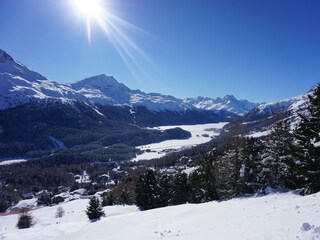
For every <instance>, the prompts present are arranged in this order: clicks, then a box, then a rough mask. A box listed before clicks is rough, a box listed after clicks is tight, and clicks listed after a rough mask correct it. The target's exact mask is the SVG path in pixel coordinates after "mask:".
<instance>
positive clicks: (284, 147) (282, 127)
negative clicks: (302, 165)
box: [262, 120, 294, 188]
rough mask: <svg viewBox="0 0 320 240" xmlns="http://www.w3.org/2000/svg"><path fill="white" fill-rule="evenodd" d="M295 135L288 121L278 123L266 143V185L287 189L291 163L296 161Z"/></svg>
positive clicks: (264, 165) (264, 162) (264, 163)
mask: <svg viewBox="0 0 320 240" xmlns="http://www.w3.org/2000/svg"><path fill="white" fill-rule="evenodd" d="M293 142H294V138H293V134H292V133H291V129H290V123H289V122H288V121H286V120H284V121H278V122H277V123H276V124H275V126H274V127H273V129H272V130H271V134H270V135H269V136H268V138H267V141H266V151H267V157H266V158H265V159H264V160H263V162H262V163H263V165H262V166H263V168H264V169H265V171H264V176H263V178H264V182H263V183H264V185H265V187H266V186H271V187H273V188H279V187H280V188H285V187H287V186H288V185H290V184H288V183H287V182H288V181H289V175H290V171H289V170H290V169H289V165H290V162H292V161H294V160H293V157H292V153H293V147H292V146H293V145H292V144H293Z"/></svg>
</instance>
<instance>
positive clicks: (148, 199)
mask: <svg viewBox="0 0 320 240" xmlns="http://www.w3.org/2000/svg"><path fill="white" fill-rule="evenodd" d="M135 193H136V205H137V206H139V207H140V208H141V209H143V210H148V209H152V208H156V207H157V206H158V186H157V179H156V177H155V173H154V171H153V170H148V171H147V172H146V173H145V174H142V175H140V177H139V179H138V181H137V183H136V188H135Z"/></svg>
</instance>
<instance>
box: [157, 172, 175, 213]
mask: <svg viewBox="0 0 320 240" xmlns="http://www.w3.org/2000/svg"><path fill="white" fill-rule="evenodd" d="M158 191H159V195H158V207H166V206H168V205H170V204H171V203H172V195H171V184H170V179H169V177H168V175H167V174H164V175H162V176H161V177H160V179H159V183H158Z"/></svg>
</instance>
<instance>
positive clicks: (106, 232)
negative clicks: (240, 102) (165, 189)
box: [0, 193, 320, 240]
mask: <svg viewBox="0 0 320 240" xmlns="http://www.w3.org/2000/svg"><path fill="white" fill-rule="evenodd" d="M87 203H88V200H75V201H71V202H67V203H64V204H60V205H58V206H62V207H63V208H64V210H65V213H66V214H65V216H64V217H62V218H55V217H54V216H55V212H56V210H57V207H58V206H53V207H44V208H40V209H37V210H34V211H32V215H33V216H34V218H35V220H36V222H37V223H36V225H35V226H34V227H32V228H30V229H23V230H18V229H17V228H16V227H15V225H16V223H17V217H18V216H17V215H7V216H0V239H1V240H4V239H5V240H20V239H24V240H43V239H46V240H50V239H52V240H53V239H55V240H56V239H59V240H73V239H74V240H105V239H108V240H122V239H130V240H148V239H150V240H151V239H152V240H157V239H159V240H160V239H177V240H202V239H205V240H207V239H215V240H249V239H251V240H269V239H272V240H294V239H298V240H299V239H300V240H301V239H304V240H315V239H320V193H318V194H314V195H309V196H304V197H303V196H300V195H296V194H294V193H273V194H270V195H267V196H263V197H248V198H237V199H232V200H228V201H222V202H209V203H203V204H184V205H179V206H172V207H166V208H159V209H154V210H149V211H144V212H140V211H139V210H138V209H137V207H135V206H110V207H105V208H104V210H105V213H106V217H104V218H102V219H101V220H100V221H97V222H89V221H88V219H87V217H86V214H85V209H86V206H87Z"/></svg>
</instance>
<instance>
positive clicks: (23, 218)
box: [17, 212, 35, 229]
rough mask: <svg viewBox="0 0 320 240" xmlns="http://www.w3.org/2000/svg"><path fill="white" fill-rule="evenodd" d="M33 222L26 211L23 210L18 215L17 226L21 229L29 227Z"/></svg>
mask: <svg viewBox="0 0 320 240" xmlns="http://www.w3.org/2000/svg"><path fill="white" fill-rule="evenodd" d="M34 224H35V222H34V221H33V217H32V215H31V214H30V213H28V212H23V213H21V214H20V215H19V219H18V223H17V228H19V229H23V228H30V227H32V226H33V225H34Z"/></svg>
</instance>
